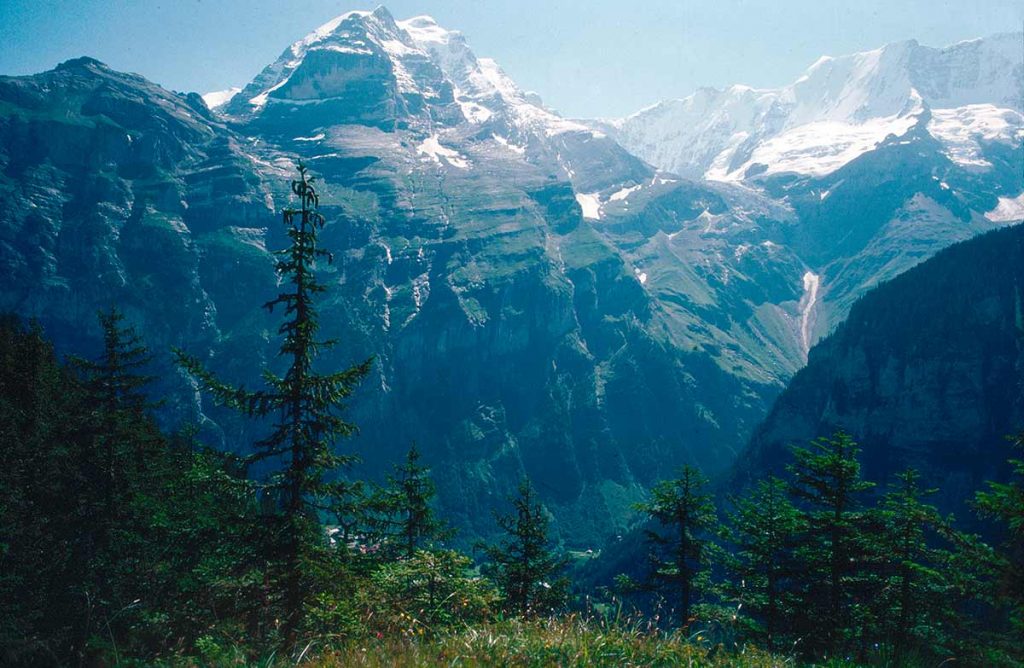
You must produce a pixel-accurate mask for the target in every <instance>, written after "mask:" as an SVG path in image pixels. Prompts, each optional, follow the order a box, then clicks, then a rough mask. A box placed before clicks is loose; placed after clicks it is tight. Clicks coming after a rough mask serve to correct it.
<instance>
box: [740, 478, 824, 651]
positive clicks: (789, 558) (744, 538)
mask: <svg viewBox="0 0 1024 668" xmlns="http://www.w3.org/2000/svg"><path fill="white" fill-rule="evenodd" d="M804 527H805V522H804V518H803V516H802V514H801V513H800V511H799V510H797V508H796V506H794V505H793V503H792V502H791V501H790V499H789V495H788V485H787V483H786V482H785V481H784V480H782V479H780V478H777V477H775V476H770V477H768V478H767V479H765V480H761V481H759V482H758V483H757V485H756V486H755V487H754V488H753V489H752V490H751V491H750V492H749V493H748V494H747V495H746V496H744V497H743V498H740V499H737V500H736V501H735V502H734V505H733V509H732V510H731V511H730V512H729V513H728V522H727V523H726V525H725V526H724V528H723V531H722V537H723V539H724V540H725V541H726V542H728V543H731V544H732V550H731V551H730V552H729V553H727V555H726V558H725V565H726V570H727V571H728V573H729V575H730V577H729V578H728V579H727V580H726V583H725V585H724V589H725V591H726V594H727V595H728V596H729V597H730V598H731V599H732V600H734V601H737V602H738V603H739V604H740V605H741V606H742V608H741V610H742V612H743V613H744V616H745V617H750V618H752V619H753V620H754V622H755V623H756V627H755V633H754V637H755V638H756V639H758V640H761V641H763V643H764V645H765V646H766V647H767V649H769V650H772V651H774V650H776V649H778V648H779V647H780V646H781V643H782V640H783V638H785V637H786V636H787V634H788V633H789V632H790V631H791V630H792V619H793V616H794V612H795V606H796V599H795V597H794V595H793V591H792V584H793V579H794V578H795V577H797V575H798V574H799V568H800V567H799V564H798V562H797V560H796V554H795V551H796V546H797V544H798V541H799V538H800V535H801V533H802V532H803V530H804Z"/></svg>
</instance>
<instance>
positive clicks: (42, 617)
mask: <svg viewBox="0 0 1024 668" xmlns="http://www.w3.org/2000/svg"><path fill="white" fill-rule="evenodd" d="M86 411H87V407H86V406H85V405H84V404H83V402H82V391H81V388H80V386H79V385H78V383H77V382H76V378H75V377H74V376H73V375H72V374H70V373H68V372H67V370H66V369H65V368H63V367H62V366H61V365H60V363H59V362H58V361H57V356H56V354H55V353H54V351H53V347H52V346H51V345H50V344H49V342H48V341H46V340H45V339H44V338H43V335H42V330H41V328H40V327H39V326H38V325H37V324H33V325H32V326H30V327H26V326H25V325H23V324H22V323H21V322H20V321H18V320H17V319H15V318H14V317H12V316H0V664H4V665H8V664H10V665H17V664H24V665H53V664H72V663H77V662H79V661H80V656H79V654H78V652H79V650H80V649H81V646H82V643H83V640H84V639H83V635H84V634H83V632H82V629H83V628H84V627H85V624H86V619H87V618H88V611H87V610H88V606H87V605H85V604H84V603H85V601H84V597H83V591H84V590H85V589H86V587H85V585H84V581H85V580H86V579H87V577H88V563H87V559H86V557H87V555H86V554H85V553H84V552H83V550H82V547H83V545H84V541H83V540H82V539H81V537H82V535H83V534H84V533H86V532H89V531H91V528H90V527H91V523H92V522H93V521H94V519H95V518H94V517H93V514H92V512H91V510H90V509H88V508H86V507H85V504H84V503H83V502H82V500H83V499H82V493H83V492H82V488H83V480H82V477H81V476H80V475H79V470H78V469H79V463H80V461H81V459H80V453H81V451H82V449H83V448H82V446H83V442H82V440H81V439H80V434H79V431H80V430H79V427H78V425H79V424H80V423H81V422H82V421H84V420H85V419H86V418H87V412H86Z"/></svg>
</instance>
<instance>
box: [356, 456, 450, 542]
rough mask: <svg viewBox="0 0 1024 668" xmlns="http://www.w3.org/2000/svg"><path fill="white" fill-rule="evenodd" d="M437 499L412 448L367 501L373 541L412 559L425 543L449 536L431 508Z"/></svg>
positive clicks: (423, 467) (427, 474) (431, 481)
mask: <svg viewBox="0 0 1024 668" xmlns="http://www.w3.org/2000/svg"><path fill="white" fill-rule="evenodd" d="M436 495H437V491H436V489H435V487H434V481H433V480H432V479H431V478H430V469H428V468H427V467H425V466H423V465H422V464H420V453H419V450H417V449H416V445H415V444H413V445H412V446H410V448H409V451H408V452H407V453H406V455H405V461H404V462H403V463H401V464H399V465H396V466H395V470H394V473H393V474H391V475H389V476H388V483H387V485H386V486H385V487H383V488H379V489H377V490H375V493H374V494H373V496H372V498H371V499H370V510H371V513H372V515H373V519H372V520H371V524H372V525H373V529H374V531H373V533H374V535H375V537H376V538H378V539H380V540H383V541H384V542H385V543H390V544H393V545H394V549H393V550H392V551H394V552H397V553H398V554H400V555H401V556H403V557H406V558H411V557H412V556H413V555H414V554H415V553H416V550H417V549H418V548H420V547H421V546H422V545H424V544H425V543H428V542H430V541H435V540H443V539H444V538H447V537H448V536H450V535H451V532H450V531H449V530H448V526H447V524H446V523H445V522H443V521H441V520H439V519H438V518H437V515H436V514H435V513H434V509H433V508H432V507H431V503H432V502H433V500H434V497H435V496H436Z"/></svg>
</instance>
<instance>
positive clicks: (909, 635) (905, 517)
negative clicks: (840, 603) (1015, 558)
mask: <svg viewBox="0 0 1024 668" xmlns="http://www.w3.org/2000/svg"><path fill="white" fill-rule="evenodd" d="M935 492H936V490H934V489H924V488H923V487H922V486H921V476H920V474H919V473H918V472H917V471H915V470H914V469H908V470H907V471H905V472H903V473H900V474H898V475H897V476H896V477H895V480H894V481H893V483H892V484H891V485H890V488H889V490H888V491H887V492H886V494H885V496H884V497H883V498H882V500H881V502H880V503H879V505H878V507H877V508H876V509H874V510H873V511H872V513H871V515H872V519H873V522H872V529H873V530H872V532H871V542H872V544H873V545H874V547H875V549H876V550H877V553H878V559H877V562H878V563H879V565H880V566H881V568H880V569H879V572H878V581H877V586H876V587H875V591H874V595H873V596H872V606H873V607H874V608H875V610H876V613H875V615H874V618H875V626H876V628H875V629H874V631H875V633H877V635H878V636H879V637H880V639H882V640H883V641H884V642H885V643H886V644H887V645H888V646H889V647H890V648H891V652H892V655H893V659H894V660H895V661H896V662H897V663H898V664H902V663H903V662H905V661H906V660H907V659H908V657H909V656H912V655H916V656H927V655H938V654H941V653H942V652H943V649H944V647H946V646H947V645H948V640H949V638H948V635H947V628H948V627H949V626H950V624H951V622H952V621H953V620H954V618H955V616H956V615H957V609H956V604H957V603H958V602H959V601H960V600H961V598H962V597H961V596H959V595H958V593H957V591H956V583H957V582H958V579H957V578H952V577H950V573H948V567H949V566H950V565H951V564H952V563H953V560H954V557H955V553H954V550H955V549H956V548H957V545H956V543H962V544H966V543H967V542H968V541H969V537H966V536H961V535H960V534H959V533H958V532H957V531H956V530H955V529H954V528H953V523H952V520H951V519H947V518H943V517H942V516H940V515H939V512H938V510H937V509H936V508H935V506H932V505H929V504H928V503H926V502H925V499H926V498H927V497H928V496H930V495H932V494H934V493H935ZM960 571H961V572H960V573H959V575H960V577H961V578H963V577H964V576H966V575H967V572H966V571H965V570H963V569H960Z"/></svg>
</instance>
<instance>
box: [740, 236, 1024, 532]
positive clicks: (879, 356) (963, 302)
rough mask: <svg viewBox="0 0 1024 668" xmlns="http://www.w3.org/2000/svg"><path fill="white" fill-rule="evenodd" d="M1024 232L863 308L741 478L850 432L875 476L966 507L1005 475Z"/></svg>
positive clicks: (967, 245)
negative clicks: (916, 484) (920, 479)
mask: <svg viewBox="0 0 1024 668" xmlns="http://www.w3.org/2000/svg"><path fill="white" fill-rule="evenodd" d="M1022 369H1024V227H1022V226H1016V227H1012V228H1009V229H1003V230H998V231H995V232H991V233H989V234H986V235H983V236H981V237H979V238H976V239H972V240H970V241H966V242H963V243H960V244H957V245H955V246H953V247H951V248H948V249H946V250H944V251H942V252H940V253H939V254H938V255H936V256H935V257H933V258H932V259H930V260H928V261H927V262H924V263H923V264H921V265H920V266H918V267H915V268H914V269H911V270H910V271H908V272H906V273H905V274H903V275H901V276H899V277H897V278H895V279H893V280H892V281H890V282H888V283H886V284H884V285H882V286H879V287H877V288H875V289H874V290H872V291H871V292H869V293H868V294H867V295H866V296H864V297H863V298H862V299H861V300H859V301H858V302H857V303H856V304H855V305H854V307H853V308H852V309H851V311H850V317H849V318H848V319H847V321H846V322H844V323H843V324H842V325H840V326H839V327H838V328H837V329H836V331H835V332H834V333H832V334H831V335H830V336H828V337H826V338H825V339H823V340H822V341H821V343H819V344H818V345H817V346H815V347H814V349H813V350H811V354H810V360H809V361H808V364H807V366H806V367H805V368H804V369H802V370H801V371H800V372H798V373H797V374H796V376H794V378H793V380H792V382H791V383H790V384H789V386H788V387H787V388H786V391H785V392H783V394H782V395H781V396H780V397H779V399H778V400H777V402H776V403H775V405H774V407H773V408H772V411H771V413H770V415H769V416H768V418H767V419H766V420H765V422H764V424H762V425H761V426H760V427H759V428H758V430H757V433H756V434H755V436H754V438H753V439H752V441H751V444H750V446H749V447H748V449H747V451H746V452H745V453H744V454H743V456H741V457H740V458H739V460H738V464H737V468H736V477H737V479H738V480H739V481H743V480H746V479H747V478H748V477H749V476H751V475H761V474H763V473H764V472H765V471H776V472H778V471H780V470H781V469H782V468H783V467H784V466H785V464H786V463H787V462H788V461H789V458H788V455H787V448H788V447H789V446H790V445H791V444H799V445H803V444H805V443H806V442H807V441H809V440H811V439H813V438H815V437H817V436H819V435H828V434H831V433H832V432H833V431H834V430H836V429H839V428H841V429H844V430H845V431H847V432H849V433H850V434H852V435H853V436H854V438H855V439H856V440H857V441H858V442H859V443H860V445H861V446H862V448H863V455H862V458H861V459H862V461H863V470H864V474H865V476H866V477H867V478H869V479H871V480H876V481H879V482H884V481H886V480H891V479H892V476H893V475H894V474H895V473H899V472H901V471H902V470H903V469H904V468H906V467H908V466H913V467H915V468H917V469H919V470H920V471H921V472H922V473H923V474H924V479H925V484H926V485H928V486H935V487H938V488H941V490H942V494H941V497H942V502H943V503H942V505H943V506H944V507H945V509H947V510H957V511H958V514H959V515H964V516H966V515H968V514H969V513H968V511H967V509H966V508H965V507H964V506H963V501H964V500H965V499H967V498H970V497H971V495H972V494H973V492H974V491H975V490H977V489H980V488H982V487H983V485H984V481H985V480H989V479H1001V478H1004V477H1005V475H1006V473H1007V469H1006V459H1007V458H1008V457H1009V456H1010V454H1011V453H1010V449H1009V446H1008V444H1007V443H1006V441H1005V440H1004V437H1005V436H1007V435H1009V434H1015V433H1018V432H1019V431H1020V430H1021V429H1022V428H1024V374H1022V373H1021V370H1022Z"/></svg>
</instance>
